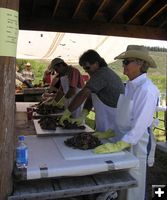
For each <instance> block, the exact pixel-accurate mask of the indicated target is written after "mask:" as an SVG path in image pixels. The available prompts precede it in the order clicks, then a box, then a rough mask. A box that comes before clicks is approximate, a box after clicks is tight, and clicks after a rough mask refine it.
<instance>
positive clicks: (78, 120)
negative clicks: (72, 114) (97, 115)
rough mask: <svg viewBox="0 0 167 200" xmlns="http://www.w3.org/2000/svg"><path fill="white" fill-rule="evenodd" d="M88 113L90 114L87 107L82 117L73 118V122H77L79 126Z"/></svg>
mask: <svg viewBox="0 0 167 200" xmlns="http://www.w3.org/2000/svg"><path fill="white" fill-rule="evenodd" d="M88 114H89V111H88V110H87V109H83V110H82V112H81V115H80V117H78V118H76V119H71V122H72V124H74V123H76V124H77V125H78V126H79V125H81V124H82V123H83V122H84V120H85V118H86V116H87V115H88Z"/></svg>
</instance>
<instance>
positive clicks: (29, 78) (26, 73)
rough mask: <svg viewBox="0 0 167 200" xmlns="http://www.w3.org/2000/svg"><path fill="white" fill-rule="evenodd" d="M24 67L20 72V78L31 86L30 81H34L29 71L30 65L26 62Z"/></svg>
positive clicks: (32, 74)
mask: <svg viewBox="0 0 167 200" xmlns="http://www.w3.org/2000/svg"><path fill="white" fill-rule="evenodd" d="M24 66H25V68H24V69H23V71H22V76H23V77H24V78H25V80H26V81H28V82H29V83H31V84H32V81H34V79H35V76H34V73H33V72H32V70H31V64H30V63H29V62H27V63H26V64H25V65H24Z"/></svg>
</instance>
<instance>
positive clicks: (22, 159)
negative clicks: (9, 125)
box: [16, 135, 28, 168]
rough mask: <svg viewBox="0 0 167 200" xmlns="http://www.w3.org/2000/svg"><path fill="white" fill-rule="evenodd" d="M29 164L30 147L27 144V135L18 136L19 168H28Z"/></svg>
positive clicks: (17, 155) (17, 160) (17, 163)
mask: <svg viewBox="0 0 167 200" xmlns="http://www.w3.org/2000/svg"><path fill="white" fill-rule="evenodd" d="M27 165H28V147H27V145H26V144H25V137H24V136H23V135H20V136H18V146H17V147H16V166H17V167H18V168H27Z"/></svg>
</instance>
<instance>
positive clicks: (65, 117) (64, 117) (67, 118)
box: [59, 109, 71, 126]
mask: <svg viewBox="0 0 167 200" xmlns="http://www.w3.org/2000/svg"><path fill="white" fill-rule="evenodd" d="M70 116H71V112H70V111H69V110H68V109H66V110H65V111H64V113H63V115H62V116H61V118H60V120H59V124H60V125H61V126H64V121H69V122H70V121H71V119H70Z"/></svg>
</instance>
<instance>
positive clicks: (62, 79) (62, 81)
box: [60, 75, 83, 118]
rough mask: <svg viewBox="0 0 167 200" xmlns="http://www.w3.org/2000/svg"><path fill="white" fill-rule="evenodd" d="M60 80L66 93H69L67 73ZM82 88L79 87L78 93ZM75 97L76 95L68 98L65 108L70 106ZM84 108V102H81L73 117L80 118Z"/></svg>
mask: <svg viewBox="0 0 167 200" xmlns="http://www.w3.org/2000/svg"><path fill="white" fill-rule="evenodd" d="M60 81H61V85H62V88H63V92H64V94H67V92H68V90H69V80H68V76H67V75H66V76H62V77H61V78H60ZM80 90H81V89H80V88H77V90H76V94H77V93H78V92H79V91H80ZM74 97H75V95H74V96H73V97H71V98H69V99H67V100H66V102H65V108H67V107H68V106H69V104H70V102H71V101H72V100H73V98H74ZM82 109H83V104H81V105H80V106H79V107H78V108H77V109H76V110H75V111H74V112H72V117H73V118H78V117H79V116H80V115H81V112H82Z"/></svg>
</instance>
